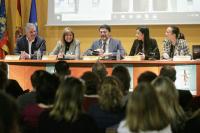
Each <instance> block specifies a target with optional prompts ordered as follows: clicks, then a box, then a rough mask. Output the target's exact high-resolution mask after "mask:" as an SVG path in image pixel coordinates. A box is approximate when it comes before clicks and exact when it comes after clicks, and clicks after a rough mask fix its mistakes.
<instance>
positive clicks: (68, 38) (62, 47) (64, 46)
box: [50, 27, 80, 59]
mask: <svg viewBox="0 0 200 133" xmlns="http://www.w3.org/2000/svg"><path fill="white" fill-rule="evenodd" d="M50 54H52V55H58V58H64V59H77V58H79V55H80V42H79V40H77V39H75V35H74V32H73V31H72V29H71V28H69V27H66V28H65V29H64V31H63V33H62V37H61V39H60V41H58V42H57V44H56V46H55V48H54V49H53V51H52V52H51V53H50ZM76 56H78V57H76Z"/></svg>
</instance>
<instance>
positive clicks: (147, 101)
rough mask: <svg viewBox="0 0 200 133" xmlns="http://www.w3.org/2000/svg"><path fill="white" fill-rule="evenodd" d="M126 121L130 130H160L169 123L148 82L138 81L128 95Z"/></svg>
mask: <svg viewBox="0 0 200 133" xmlns="http://www.w3.org/2000/svg"><path fill="white" fill-rule="evenodd" d="M126 123H127V125H128V127H129V129H130V131H132V132H140V131H144V132H145V131H153V130H161V129H163V128H165V127H167V126H168V125H169V123H170V122H169V119H168V117H167V115H166V114H165V112H164V111H163V108H162V107H161V105H160V103H159V100H158V98H157V94H156V92H155V89H154V88H153V86H152V85H151V84H150V83H148V82H142V83H139V84H138V85H137V86H136V88H135V89H134V92H133V93H132V94H131V95H130V97H129V100H128V106H127V114H126Z"/></svg>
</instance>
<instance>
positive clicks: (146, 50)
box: [129, 26, 160, 60]
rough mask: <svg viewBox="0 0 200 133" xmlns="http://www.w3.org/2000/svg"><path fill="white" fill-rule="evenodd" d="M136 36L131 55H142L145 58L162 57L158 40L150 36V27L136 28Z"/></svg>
mask: <svg viewBox="0 0 200 133" xmlns="http://www.w3.org/2000/svg"><path fill="white" fill-rule="evenodd" d="M136 37H137V39H136V40H134V42H133V45H132V48H131V51H130V54H129V55H130V56H133V55H142V57H143V59H145V60H149V59H158V60H159V59H160V52H159V49H158V45H157V41H156V40H155V39H152V38H150V36H149V28H147V27H144V26H141V27H138V28H137V29H136Z"/></svg>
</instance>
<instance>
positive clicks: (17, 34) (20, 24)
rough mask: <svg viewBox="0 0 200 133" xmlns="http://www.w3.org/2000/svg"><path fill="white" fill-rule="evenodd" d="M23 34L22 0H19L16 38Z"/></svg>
mask: <svg viewBox="0 0 200 133" xmlns="http://www.w3.org/2000/svg"><path fill="white" fill-rule="evenodd" d="M22 35H23V29H22V14H21V2H20V0H17V14H16V31H15V40H17V39H18V38H20V37H21V36H22Z"/></svg>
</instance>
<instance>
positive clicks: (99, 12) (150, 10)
mask: <svg viewBox="0 0 200 133" xmlns="http://www.w3.org/2000/svg"><path fill="white" fill-rule="evenodd" d="M100 24H110V25H157V24H200V0H49V1H48V21H47V25H50V26H54V25H55V26H59V25H100Z"/></svg>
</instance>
